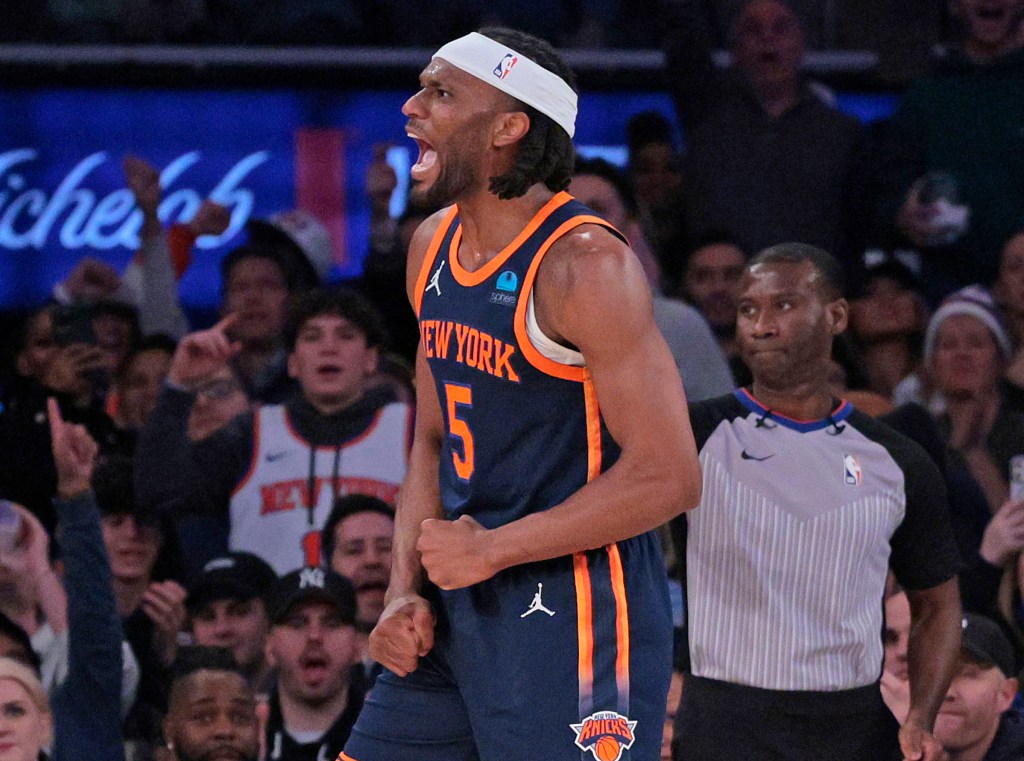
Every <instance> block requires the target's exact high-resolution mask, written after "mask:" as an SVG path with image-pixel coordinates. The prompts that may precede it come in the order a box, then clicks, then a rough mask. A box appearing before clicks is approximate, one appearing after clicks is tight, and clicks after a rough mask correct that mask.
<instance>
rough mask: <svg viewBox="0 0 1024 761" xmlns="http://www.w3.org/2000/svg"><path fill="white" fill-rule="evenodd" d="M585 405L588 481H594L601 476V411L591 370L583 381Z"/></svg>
mask: <svg viewBox="0 0 1024 761" xmlns="http://www.w3.org/2000/svg"><path fill="white" fill-rule="evenodd" d="M583 404H584V408H585V410H586V414H587V481H593V480H594V479H595V478H597V477H598V476H599V475H601V410H600V408H599V407H598V404H597V389H595V388H594V381H593V379H592V378H591V377H590V371H589V370H587V371H586V377H585V378H584V379H583Z"/></svg>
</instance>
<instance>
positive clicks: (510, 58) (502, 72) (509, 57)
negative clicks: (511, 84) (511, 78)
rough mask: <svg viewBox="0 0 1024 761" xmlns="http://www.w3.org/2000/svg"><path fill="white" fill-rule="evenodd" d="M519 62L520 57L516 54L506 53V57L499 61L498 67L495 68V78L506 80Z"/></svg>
mask: <svg viewBox="0 0 1024 761" xmlns="http://www.w3.org/2000/svg"><path fill="white" fill-rule="evenodd" d="M518 61H519V57H518V56H516V54H515V53H506V54H505V57H504V58H502V59H501V60H500V61H498V65H497V66H495V67H494V76H496V77H497V78H498V79H504V78H505V77H507V76H508V74H509V72H510V71H512V67H513V66H515V65H516V63H517V62H518Z"/></svg>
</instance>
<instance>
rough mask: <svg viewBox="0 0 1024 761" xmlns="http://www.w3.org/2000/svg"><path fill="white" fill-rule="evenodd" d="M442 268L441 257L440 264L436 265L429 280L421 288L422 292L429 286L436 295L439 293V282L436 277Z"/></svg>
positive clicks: (442, 261)
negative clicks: (425, 285) (424, 286)
mask: <svg viewBox="0 0 1024 761" xmlns="http://www.w3.org/2000/svg"><path fill="white" fill-rule="evenodd" d="M443 269H444V260H443V259H442V260H441V264H440V265H439V266H438V268H437V269H436V270H434V274H433V275H431V277H430V282H429V283H427V287H426V288H424V289H423V292H424V293H426V292H427V291H429V290H430V289H431V288H433V289H434V290H435V291H437V295H438V296H440V295H441V283H440V282H438V279H439V278H440V277H441V270H443Z"/></svg>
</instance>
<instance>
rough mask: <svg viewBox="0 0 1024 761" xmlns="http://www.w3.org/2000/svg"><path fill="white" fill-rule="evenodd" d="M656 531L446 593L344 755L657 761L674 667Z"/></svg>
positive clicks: (379, 687)
mask: <svg viewBox="0 0 1024 761" xmlns="http://www.w3.org/2000/svg"><path fill="white" fill-rule="evenodd" d="M664 568H665V566H664V560H663V557H662V552H661V547H660V544H659V542H658V539H657V537H656V536H655V535H654V534H653V533H648V534H644V535H642V536H639V537H635V538H633V539H629V540H626V541H623V542H619V543H617V544H615V545H609V546H608V547H605V548H602V549H598V550H591V551H589V552H586V553H579V554H577V555H574V556H571V557H564V558H557V559H555V560H551V561H546V562H543V563H531V564H528V565H523V566H517V567H515V568H510V569H507V570H506V571H503V572H501V573H499V574H497V575H496V576H495V577H493V578H491V579H488V580H487V581H485V582H482V583H480V584H475V585H473V586H472V587H468V588H466V589H459V590H453V591H451V592H440V598H439V601H438V602H436V603H435V608H436V609H437V611H436V612H437V619H438V622H437V628H436V631H435V646H434V649H433V650H432V651H431V653H430V654H429V655H427V656H426V657H425V658H421V659H420V664H419V667H418V668H417V670H416V671H414V672H413V673H412V674H409V675H408V676H406V677H398V676H396V675H395V674H393V673H392V672H390V671H387V670H385V671H384V672H383V674H381V676H380V677H379V678H378V679H377V682H376V683H375V685H374V687H373V689H372V690H371V691H370V694H369V695H368V697H367V700H366V703H365V705H364V707H363V711H362V713H361V715H360V716H359V719H358V721H357V722H356V725H355V727H354V728H353V730H352V735H351V737H350V739H349V741H348V744H347V745H346V746H345V752H344V753H342V755H341V759H343V760H344V761H409V760H410V759H416V760H417V761H511V759H522V760H523V761H620V759H628V760H631V761H656V759H658V758H660V750H661V735H662V728H663V723H664V719H665V700H666V695H667V692H668V684H669V679H670V675H671V668H672V618H671V610H670V605H669V595H668V585H667V582H666V578H665V570H664Z"/></svg>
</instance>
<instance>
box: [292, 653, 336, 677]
mask: <svg viewBox="0 0 1024 761" xmlns="http://www.w3.org/2000/svg"><path fill="white" fill-rule="evenodd" d="M330 665H331V662H330V660H329V659H328V658H327V657H326V656H325V655H320V654H312V655H305V656H303V657H302V658H300V659H299V668H300V669H301V671H302V680H303V681H304V682H306V684H319V683H320V682H322V681H324V679H326V678H327V670H328V668H329V667H330Z"/></svg>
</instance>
